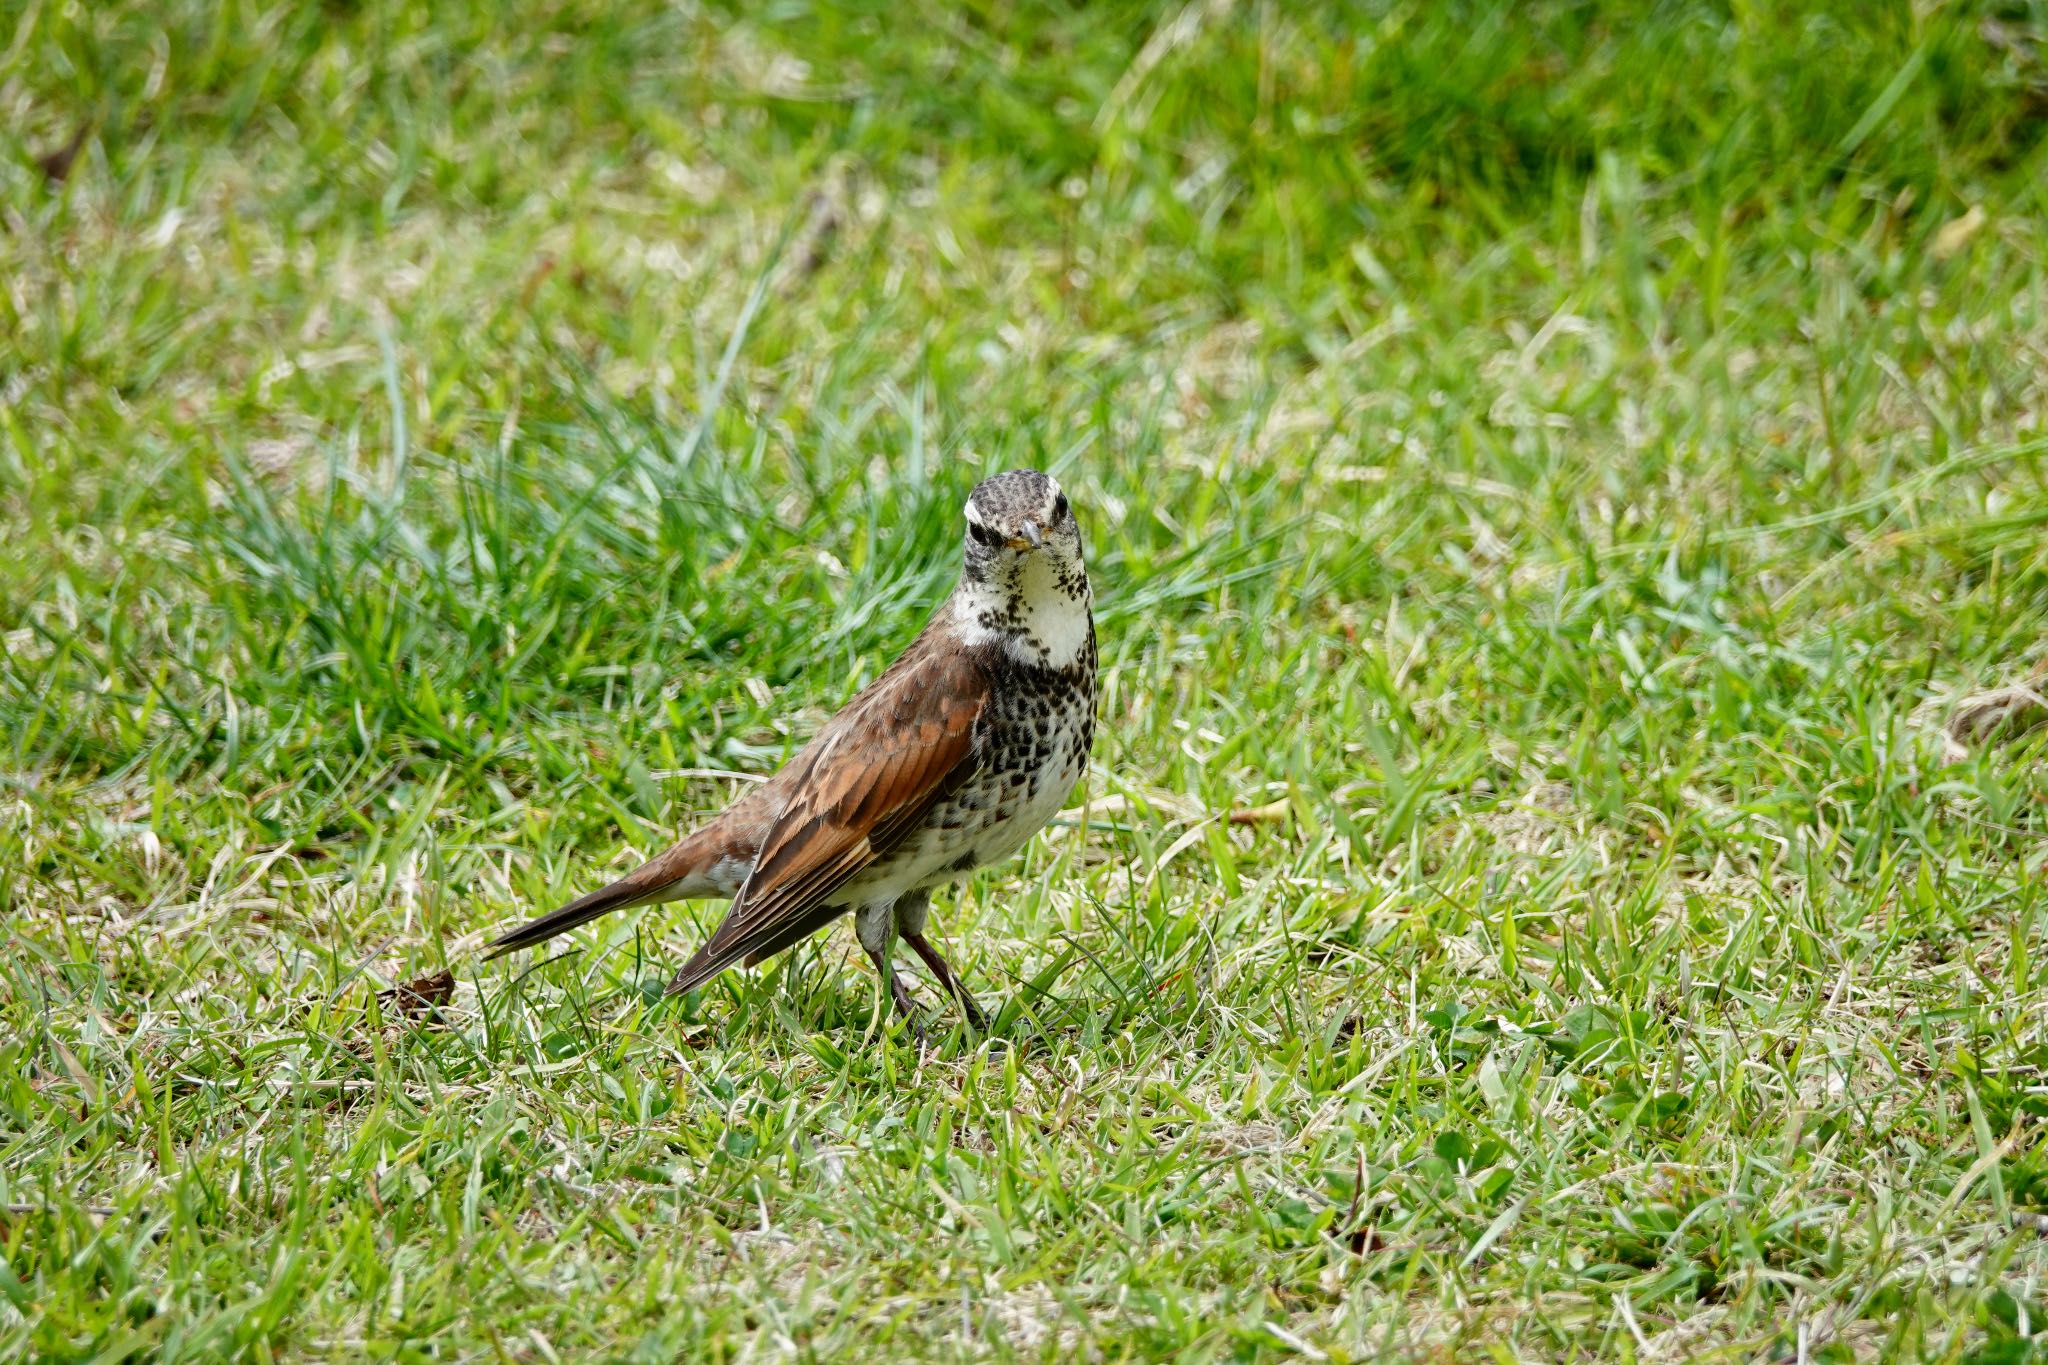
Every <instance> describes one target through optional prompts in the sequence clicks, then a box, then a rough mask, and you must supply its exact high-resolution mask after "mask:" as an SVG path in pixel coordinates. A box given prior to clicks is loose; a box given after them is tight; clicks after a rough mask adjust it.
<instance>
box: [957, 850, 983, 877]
mask: <svg viewBox="0 0 2048 1365" xmlns="http://www.w3.org/2000/svg"><path fill="white" fill-rule="evenodd" d="M980 866H981V860H980V859H979V858H977V857H975V855H974V850H973V849H971V848H970V849H968V850H967V851H966V852H965V853H963V854H961V855H960V856H959V857H957V858H955V859H954V860H953V871H955V872H972V871H974V869H975V868H977V867H980Z"/></svg>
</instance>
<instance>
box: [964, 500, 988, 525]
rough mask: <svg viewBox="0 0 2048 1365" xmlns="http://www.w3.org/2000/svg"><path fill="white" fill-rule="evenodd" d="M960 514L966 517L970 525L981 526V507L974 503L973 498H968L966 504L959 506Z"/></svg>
mask: <svg viewBox="0 0 2048 1365" xmlns="http://www.w3.org/2000/svg"><path fill="white" fill-rule="evenodd" d="M960 515H961V516H963V517H965V518H967V522H968V524H969V525H971V526H981V525H983V524H984V523H983V521H982V519H981V509H980V508H979V507H976V506H975V505H974V499H973V498H969V499H968V500H967V502H966V505H965V506H963V507H961V509H960Z"/></svg>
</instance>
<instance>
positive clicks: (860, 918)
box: [853, 901, 924, 1046]
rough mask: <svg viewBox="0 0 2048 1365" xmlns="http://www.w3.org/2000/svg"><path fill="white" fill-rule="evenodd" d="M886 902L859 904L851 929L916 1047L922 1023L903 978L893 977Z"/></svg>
mask: <svg viewBox="0 0 2048 1365" xmlns="http://www.w3.org/2000/svg"><path fill="white" fill-rule="evenodd" d="M893 910H894V906H893V904H892V903H891V902H889V901H881V902H879V903H877V904H874V905H863V906H862V907H861V908H860V909H859V910H858V911H856V912H855V913H854V917H853V929H854V933H855V934H856V935H858V936H859V938H860V946H861V947H862V948H863V949H865V950H866V951H867V955H868V959H869V960H870V961H871V962H873V963H874V964H875V975H877V976H879V977H881V978H882V985H883V986H884V987H885V988H887V990H888V992H889V999H890V1000H891V1001H892V1002H893V1003H894V1004H895V1006H896V1009H897V1011H898V1012H899V1013H900V1014H902V1016H903V1019H904V1022H905V1023H907V1024H909V1025H910V1031H911V1033H912V1034H913V1035H914V1036H915V1037H916V1038H917V1041H918V1044H919V1045H920V1046H922V1045H923V1043H924V1020H923V1019H922V1018H921V1017H920V1016H919V1014H918V1009H917V1004H916V1002H915V1001H913V1000H912V999H911V998H910V991H909V989H908V988H907V987H905V986H904V984H903V978H902V977H900V976H898V975H897V974H896V963H895V962H894V960H893V959H891V958H890V956H889V949H890V948H891V947H892V946H893V945H894V944H895V942H896V916H895V914H894V913H893Z"/></svg>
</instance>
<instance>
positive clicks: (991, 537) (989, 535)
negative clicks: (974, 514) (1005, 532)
mask: <svg viewBox="0 0 2048 1365" xmlns="http://www.w3.org/2000/svg"><path fill="white" fill-rule="evenodd" d="M967 534H968V535H970V536H973V537H974V538H975V539H976V540H978V541H980V542H981V543H982V544H983V545H986V546H988V547H989V548H990V549H991V550H993V549H995V548H996V546H998V545H1000V544H1002V543H1003V537H1002V533H1001V532H999V531H997V530H996V529H995V528H994V527H990V526H983V525H982V524H981V523H980V522H978V521H970V522H968V523H967Z"/></svg>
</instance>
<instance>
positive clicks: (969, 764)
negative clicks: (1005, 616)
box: [669, 635, 988, 994]
mask: <svg viewBox="0 0 2048 1365" xmlns="http://www.w3.org/2000/svg"><path fill="white" fill-rule="evenodd" d="M931 642H932V637H931V636H930V635H927V636H926V637H924V638H922V639H920V640H919V641H918V642H917V644H915V645H913V646H912V647H911V648H910V649H909V650H907V651H905V653H904V655H903V657H902V658H901V659H899V660H898V661H897V662H896V664H895V665H893V666H892V667H890V668H889V670H888V671H887V672H885V673H883V674H882V676H881V677H879V678H877V679H876V680H875V681H874V683H873V684H872V685H871V686H869V687H868V688H867V689H866V690H865V691H863V692H862V693H861V694H860V695H859V696H858V697H855V698H854V700H853V701H852V702H851V703H849V704H848V705H847V707H846V709H845V710H844V711H841V712H840V713H839V714H838V715H837V716H835V717H833V719H832V721H831V722H830V723H829V724H828V725H827V726H826V727H825V729H824V730H823V731H821V732H820V733H819V734H818V737H817V738H816V739H814V740H813V741H812V742H811V744H810V745H809V747H808V748H807V749H806V751H805V752H804V753H803V754H800V755H799V756H798V757H797V759H796V763H797V764H800V765H802V766H803V771H802V773H801V775H800V776H796V778H795V780H794V781H793V782H792V783H791V784H790V788H789V790H790V795H789V798H788V800H787V801H786V802H785V803H784V805H783V808H782V810H781V812H780V813H779V814H778V815H777V816H776V818H775V820H774V822H773V823H772V824H771V825H770V826H769V830H768V837H767V838H766V839H765V840H764V841H763V842H762V845H761V852H760V855H759V857H757V858H756V859H755V862H754V869H753V872H752V873H751V874H750V875H749V876H748V878H747V883H746V885H745V886H743V887H741V888H740V893H739V895H738V896H736V897H735V898H734V899H733V903H732V909H731V910H730V911H729V912H728V913H727V914H726V917H725V920H724V922H723V923H722V924H720V925H719V926H718V931H717V932H716V933H714V934H713V935H712V936H711V940H710V942H708V943H706V944H705V945H704V947H703V948H701V949H700V950H698V952H697V954H696V956H694V957H692V958H691V959H690V960H689V961H688V962H687V963H685V964H684V965H683V968H682V970H681V971H679V972H678V973H676V977H675V980H674V981H672V982H670V983H669V991H670V993H671V994H678V993H680V992H682V991H686V990H690V989H692V988H694V987H696V986H698V985H701V984H702V983H704V982H705V981H708V980H710V979H711V978H712V977H714V976H716V975H717V974H718V973H719V972H721V971H723V970H724V969H725V968H726V967H728V966H730V965H731V964H732V963H734V962H736V961H738V960H739V959H740V958H741V957H749V958H750V960H751V959H752V958H753V957H756V956H765V955H766V954H767V953H770V952H775V951H777V950H779V949H781V948H784V947H787V946H789V944H791V943H793V942H795V941H796V939H797V938H800V937H802V936H804V935H805V934H809V933H812V932H815V931H816V929H818V928H820V927H822V926H823V925H824V924H825V923H826V922H827V921H829V920H830V919H832V918H833V917H834V916H836V915H837V914H838V913H839V907H835V906H832V904H831V897H832V896H833V894H834V893H835V892H837V891H838V890H839V889H840V888H842V887H843V886H845V885H846V884H847V883H848V882H849V881H852V880H853V879H854V878H855V877H857V876H859V875H860V874H861V873H862V872H863V871H865V870H866V869H867V868H868V867H870V866H872V865H873V864H874V863H875V862H876V860H877V859H880V858H883V857H885V856H887V855H888V853H889V852H890V851H891V850H892V849H894V847H895V846H896V845H897V844H898V843H899V842H900V841H901V840H902V839H903V837H904V836H905V835H906V834H908V833H909V832H910V831H911V830H913V829H915V828H916V827H917V825H918V824H919V823H920V822H921V821H922V820H923V818H924V816H925V815H926V813H927V812H929V811H930V809H931V808H932V806H933V804H934V803H935V802H937V801H938V800H939V799H940V798H941V797H943V796H944V795H945V794H946V793H947V792H948V791H950V790H952V789H953V788H954V787H955V786H957V785H958V784H959V783H960V782H961V781H962V780H964V779H965V778H966V777H967V775H968V774H969V773H971V772H972V771H973V770H974V767H975V764H976V763H977V761H978V759H977V757H976V754H975V746H974V735H975V728H976V724H977V722H978V721H979V720H980V718H981V715H982V711H983V709H984V708H985V706H986V705H987V701H988V681H987V679H986V677H985V676H984V675H983V673H982V672H981V670H980V669H979V668H978V667H976V666H975V665H974V663H973V662H972V661H971V660H970V659H968V658H967V657H965V656H963V655H961V654H960V653H959V652H958V651H955V650H949V649H943V648H941V649H934V648H930V647H923V648H921V646H929V644H930V643H931Z"/></svg>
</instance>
